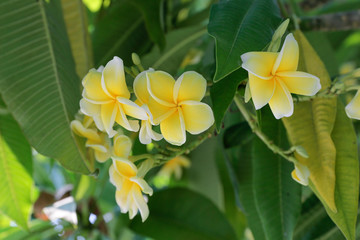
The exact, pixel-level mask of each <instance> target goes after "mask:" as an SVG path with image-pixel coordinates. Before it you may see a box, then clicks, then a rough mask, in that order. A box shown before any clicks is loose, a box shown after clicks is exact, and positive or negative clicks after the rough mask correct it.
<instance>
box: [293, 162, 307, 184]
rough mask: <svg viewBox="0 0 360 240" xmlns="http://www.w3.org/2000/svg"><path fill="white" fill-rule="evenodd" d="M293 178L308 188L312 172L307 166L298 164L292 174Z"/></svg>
mask: <svg viewBox="0 0 360 240" xmlns="http://www.w3.org/2000/svg"><path fill="white" fill-rule="evenodd" d="M291 177H292V178H293V179H294V180H295V181H297V182H298V183H300V184H302V185H304V186H307V185H309V177H310V171H309V169H308V167H307V166H305V165H303V164H301V163H296V164H295V169H294V170H293V171H292V172H291Z"/></svg>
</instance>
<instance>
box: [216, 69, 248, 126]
mask: <svg viewBox="0 0 360 240" xmlns="http://www.w3.org/2000/svg"><path fill="white" fill-rule="evenodd" d="M246 77H247V72H246V71H245V70H244V69H238V70H236V71H235V72H233V73H231V74H230V75H228V76H226V77H225V78H224V79H223V80H222V81H221V82H217V83H214V85H213V86H212V87H211V89H210V97H211V101H212V103H213V108H212V109H213V111H214V117H215V123H216V129H217V131H218V132H219V131H220V128H221V123H222V121H223V119H224V116H225V113H226V111H227V109H228V108H229V106H230V104H231V102H232V101H233V98H234V96H235V93H236V90H237V88H238V86H239V84H240V83H241V82H242V81H243V80H245V79H246Z"/></svg>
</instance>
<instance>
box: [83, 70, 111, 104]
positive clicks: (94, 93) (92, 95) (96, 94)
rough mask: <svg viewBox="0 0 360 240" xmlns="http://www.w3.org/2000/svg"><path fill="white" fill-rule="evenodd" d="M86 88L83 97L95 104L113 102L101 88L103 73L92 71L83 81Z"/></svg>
mask: <svg viewBox="0 0 360 240" xmlns="http://www.w3.org/2000/svg"><path fill="white" fill-rule="evenodd" d="M82 85H83V86H84V91H83V97H84V98H85V99H87V100H88V101H90V102H93V103H98V104H101V103H107V102H109V101H111V97H109V96H108V95H107V94H106V93H105V92H104V91H103V89H102V88H101V73H99V72H97V71H96V70H94V69H92V70H90V71H89V73H88V74H86V76H85V77H84V79H83V81H82Z"/></svg>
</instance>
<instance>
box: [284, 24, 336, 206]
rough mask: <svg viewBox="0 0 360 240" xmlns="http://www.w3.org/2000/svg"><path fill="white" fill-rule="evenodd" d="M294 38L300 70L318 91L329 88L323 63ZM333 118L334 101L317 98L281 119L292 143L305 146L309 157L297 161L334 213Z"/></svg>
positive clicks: (302, 38) (301, 38)
mask: <svg viewBox="0 0 360 240" xmlns="http://www.w3.org/2000/svg"><path fill="white" fill-rule="evenodd" d="M295 38H296V39H297V41H298V43H299V47H300V60H299V70H301V71H305V72H308V73H311V74H313V75H315V76H317V77H319V78H320V82H321V86H322V88H321V89H322V90H324V89H326V88H327V87H329V85H330V77H329V74H328V72H327V71H326V68H325V66H324V64H323V63H322V61H321V60H320V58H319V56H318V55H317V53H316V52H315V50H314V49H313V48H312V47H311V45H310V44H309V42H308V41H307V40H306V38H305V36H304V35H303V34H302V33H301V32H300V31H296V32H295ZM335 116H336V99H335V98H316V99H314V100H313V101H311V102H310V101H308V102H300V103H295V104H294V114H293V115H292V116H291V117H289V118H283V122H284V124H285V127H286V129H287V131H288V134H289V139H290V141H291V143H292V144H293V145H294V146H295V145H296V146H297V145H300V146H302V147H304V148H305V150H306V152H307V153H308V155H309V158H304V157H301V156H300V155H296V158H297V159H298V160H299V162H300V163H302V164H304V165H306V166H307V167H308V168H309V170H310V180H311V182H312V183H313V186H314V187H315V188H316V190H317V191H318V192H319V194H320V196H321V197H322V198H323V199H324V200H325V202H326V204H327V205H328V206H329V207H330V208H331V209H332V210H333V211H336V205H335V199H334V193H335V159H336V149H335V145H334V142H333V140H332V139H331V132H332V130H333V126H334V123H335Z"/></svg>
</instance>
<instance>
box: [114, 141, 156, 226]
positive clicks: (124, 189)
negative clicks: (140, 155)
mask: <svg viewBox="0 0 360 240" xmlns="http://www.w3.org/2000/svg"><path fill="white" fill-rule="evenodd" d="M130 150H131V141H130V139H129V138H128V137H127V136H125V135H117V136H115V137H114V152H113V154H114V156H113V157H112V161H113V164H112V165H111V166H110V169H109V175H110V182H111V183H112V184H113V185H114V186H115V187H116V192H115V199H116V203H117V204H118V205H119V207H120V210H121V212H122V213H127V212H129V217H130V219H132V218H134V217H135V215H136V214H137V212H138V211H139V212H140V215H141V219H142V221H145V220H146V219H147V217H148V216H149V208H148V206H147V203H146V201H145V197H144V196H143V193H145V194H149V195H152V193H153V190H152V188H151V187H150V186H149V185H148V184H147V182H146V181H145V180H144V179H143V178H144V176H145V174H146V172H147V170H148V169H149V168H147V169H146V170H144V169H143V168H142V169H138V168H137V167H136V165H135V164H134V163H133V162H131V161H130V160H129V159H128V156H129V154H130Z"/></svg>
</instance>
